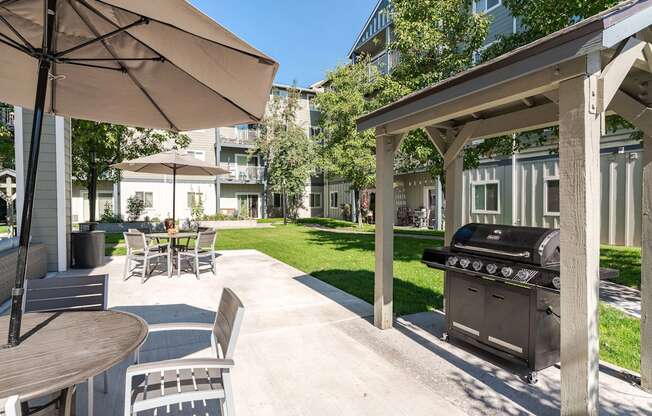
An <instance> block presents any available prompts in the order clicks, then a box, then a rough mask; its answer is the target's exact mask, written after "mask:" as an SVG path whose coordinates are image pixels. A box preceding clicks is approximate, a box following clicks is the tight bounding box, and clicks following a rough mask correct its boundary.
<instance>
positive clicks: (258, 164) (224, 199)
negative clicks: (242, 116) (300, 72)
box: [72, 84, 323, 222]
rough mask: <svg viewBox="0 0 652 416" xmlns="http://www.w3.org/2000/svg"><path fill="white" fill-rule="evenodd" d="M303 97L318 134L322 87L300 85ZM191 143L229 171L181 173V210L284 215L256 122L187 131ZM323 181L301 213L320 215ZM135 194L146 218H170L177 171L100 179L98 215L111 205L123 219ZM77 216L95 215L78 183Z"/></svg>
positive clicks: (281, 92)
mask: <svg viewBox="0 0 652 416" xmlns="http://www.w3.org/2000/svg"><path fill="white" fill-rule="evenodd" d="M290 88H292V87H290V86H287V85H280V84H275V85H274V86H273V87H272V90H271V92H270V98H271V97H273V96H278V97H281V99H283V98H284V97H287V96H288V91H289V90H290ZM299 92H300V101H299V108H298V109H297V115H296V116H297V120H298V122H299V125H301V126H302V127H303V128H304V129H305V132H306V135H307V136H308V137H312V136H314V135H315V134H317V132H318V127H317V126H318V124H319V113H318V112H317V111H316V109H315V106H314V102H313V99H314V97H315V95H316V93H317V87H310V88H299ZM186 134H187V135H188V136H189V137H190V139H191V141H190V145H189V146H188V147H187V148H186V151H187V152H188V153H189V154H191V155H193V156H194V157H196V158H198V159H201V160H203V161H206V162H209V163H211V164H215V165H218V166H220V167H222V168H224V169H226V170H228V171H229V174H227V175H223V176H218V177H216V178H215V177H198V176H177V181H176V182H177V188H176V192H177V194H176V214H177V217H178V218H181V219H184V218H190V217H191V214H192V213H191V207H192V205H193V201H196V200H198V199H201V200H202V201H203V206H204V213H205V214H206V215H214V214H224V215H227V216H243V217H248V218H264V217H267V216H270V215H272V216H273V215H279V214H280V210H281V205H280V202H281V198H280V195H278V194H271V193H269V192H268V191H267V188H266V182H265V161H264V160H262V159H261V158H260V156H257V155H251V154H250V150H251V149H252V148H253V147H254V143H255V140H256V138H257V136H258V126H257V125H256V124H248V125H247V124H245V125H238V126H230V127H219V128H212V129H205V130H195V131H189V132H186ZM322 187H323V185H322V180H321V179H320V178H313V179H312V180H311V181H309V182H308V183H307V184H306V194H305V201H304V204H303V205H304V208H303V209H301V210H300V212H299V215H300V216H304V217H305V216H319V215H321V213H322V205H323V204H322V192H323V190H322ZM132 196H135V197H137V198H140V199H142V200H143V202H144V204H145V212H144V213H143V217H149V218H150V219H164V218H168V217H171V216H172V175H153V174H144V173H135V172H126V171H125V172H123V174H122V179H121V181H120V182H118V183H111V182H107V181H100V183H99V184H98V191H97V204H96V210H97V212H96V217H97V218H100V216H101V214H102V212H103V211H104V209H105V207H106V206H109V207H111V208H112V209H113V211H114V212H115V213H119V214H120V215H122V216H123V217H126V216H127V212H126V209H127V199H128V198H130V197H132ZM72 204H73V207H72V216H73V221H74V222H85V221H88V219H89V217H90V212H89V203H88V192H87V190H86V189H85V188H83V187H81V186H78V185H75V186H74V187H73V202H72Z"/></svg>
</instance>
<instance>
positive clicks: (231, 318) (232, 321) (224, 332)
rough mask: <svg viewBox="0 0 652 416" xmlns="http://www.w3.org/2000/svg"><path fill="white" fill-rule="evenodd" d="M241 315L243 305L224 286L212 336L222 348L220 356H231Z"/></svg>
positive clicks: (240, 322) (242, 314)
mask: <svg viewBox="0 0 652 416" xmlns="http://www.w3.org/2000/svg"><path fill="white" fill-rule="evenodd" d="M243 317H244V305H243V304H242V302H241V301H240V299H239V298H238V296H236V294H235V293H233V291H232V290H231V289H228V288H224V290H223V291H222V299H221V300H220V307H219V308H218V309H217V316H216V317H215V323H214V324H213V337H214V338H215V342H216V344H217V345H219V347H220V348H221V349H222V354H223V357H221V358H224V359H231V358H233V353H234V350H235V344H236V342H237V340H238V335H239V334H240V327H241V326H242V319H243ZM218 358H220V357H218Z"/></svg>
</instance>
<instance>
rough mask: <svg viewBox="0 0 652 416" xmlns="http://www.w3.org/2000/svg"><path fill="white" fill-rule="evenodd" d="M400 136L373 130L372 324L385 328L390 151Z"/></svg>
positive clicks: (390, 249)
mask: <svg viewBox="0 0 652 416" xmlns="http://www.w3.org/2000/svg"><path fill="white" fill-rule="evenodd" d="M400 141H401V136H398V135H384V134H382V133H381V132H377V133H376V250H375V255H376V269H375V283H374V325H375V326H376V327H378V328H380V329H389V328H391V327H392V321H393V300H394V266H393V262H394V152H395V151H396V148H397V147H398V145H399V144H400Z"/></svg>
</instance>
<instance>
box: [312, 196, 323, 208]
mask: <svg viewBox="0 0 652 416" xmlns="http://www.w3.org/2000/svg"><path fill="white" fill-rule="evenodd" d="M310 208H321V194H320V193H311V194H310Z"/></svg>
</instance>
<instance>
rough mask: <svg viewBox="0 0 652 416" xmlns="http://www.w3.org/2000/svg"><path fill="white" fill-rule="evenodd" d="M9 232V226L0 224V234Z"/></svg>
mask: <svg viewBox="0 0 652 416" xmlns="http://www.w3.org/2000/svg"><path fill="white" fill-rule="evenodd" d="M8 232H9V226H8V225H0V234H6V233H8Z"/></svg>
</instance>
